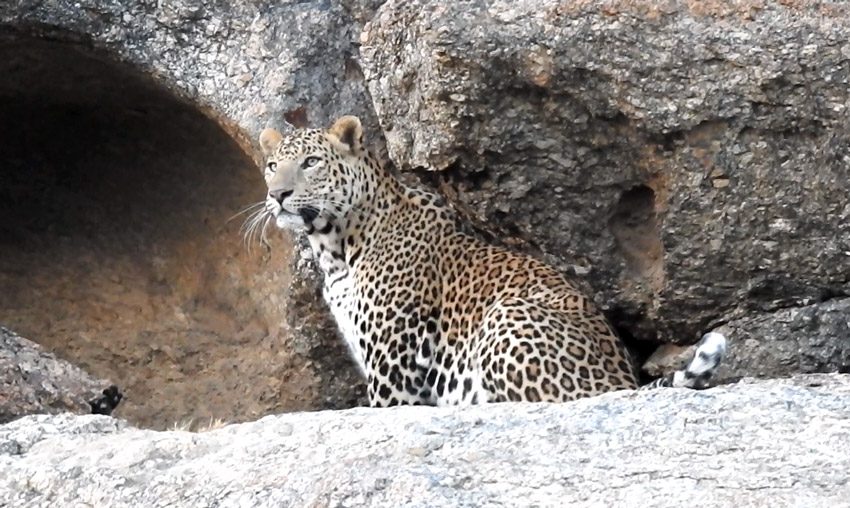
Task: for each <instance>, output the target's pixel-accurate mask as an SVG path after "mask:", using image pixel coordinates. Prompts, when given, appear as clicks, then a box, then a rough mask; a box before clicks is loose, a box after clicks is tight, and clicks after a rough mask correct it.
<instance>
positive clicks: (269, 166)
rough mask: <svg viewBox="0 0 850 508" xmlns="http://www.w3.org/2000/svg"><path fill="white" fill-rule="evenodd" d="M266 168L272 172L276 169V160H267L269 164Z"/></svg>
mask: <svg viewBox="0 0 850 508" xmlns="http://www.w3.org/2000/svg"><path fill="white" fill-rule="evenodd" d="M266 168H267V169H268V170H269V171H271V172H272V173H274V171H275V169H277V162H269V165H268V166H266Z"/></svg>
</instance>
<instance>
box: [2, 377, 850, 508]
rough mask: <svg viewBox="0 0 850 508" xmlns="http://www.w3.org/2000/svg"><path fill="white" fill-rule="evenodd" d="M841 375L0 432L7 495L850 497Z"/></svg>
mask: <svg viewBox="0 0 850 508" xmlns="http://www.w3.org/2000/svg"><path fill="white" fill-rule="evenodd" d="M848 407H850V376H842V375H809V376H801V377H797V378H792V379H786V380H774V381H747V382H744V383H740V384H736V385H728V386H723V387H719V388H715V389H711V390H707V391H702V392H694V391H687V390H674V389H666V390H657V391H653V392H620V393H613V394H608V395H604V396H601V397H597V398H594V399H587V400H582V401H578V402H575V403H569V404H561V405H534V404H497V405H490V406H478V407H474V408H468V409H461V408H423V407H404V408H395V409H389V410H372V409H365V408H360V409H354V410H348V411H342V412H317V413H296V414H288V415H280V416H269V417H266V418H263V419H262V420H259V421H257V422H252V423H246V424H240V425H232V426H229V427H226V428H224V429H221V430H216V431H211V432H208V433H203V434H192V433H187V432H154V431H144V430H137V429H133V428H130V427H128V426H127V425H126V424H125V423H124V422H122V421H119V420H115V419H112V418H108V417H99V416H71V415H60V416H30V417H26V418H22V419H20V420H17V421H15V422H12V423H10V424H7V425H5V426H2V427H0V505H5V504H8V505H10V506H22V505H27V506H71V505H73V504H75V503H76V504H79V503H84V504H90V505H94V506H112V507H120V506H128V507H129V506H193V507H198V506H218V507H229V506H299V507H304V506H347V507H357V506H372V507H374V506H392V507H399V506H470V507H472V506H475V507H486V506H532V505H533V506H553V507H554V506H558V507H560V506H566V505H569V506H603V505H604V506H644V507H652V506H665V507H666V506H677V505H679V504H683V505H684V504H688V505H690V504H693V501H694V500H699V505H700V506H719V507H726V506H729V507H733V506H734V507H741V506H774V507H776V506H848V505H849V504H848V501H847V500H848V499H850V484H848V478H850V477H848V474H847V471H848V470H850V453H848V452H847V450H850V419H848V418H847V410H848Z"/></svg>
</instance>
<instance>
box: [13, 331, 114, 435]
mask: <svg viewBox="0 0 850 508" xmlns="http://www.w3.org/2000/svg"><path fill="white" fill-rule="evenodd" d="M109 385H110V382H109V381H108V380H104V379H96V378H95V377H93V376H91V375H90V374H88V373H87V372H85V371H83V370H82V369H80V368H78V367H75V366H74V365H71V364H70V363H68V362H66V361H63V360H61V359H59V358H57V357H56V356H55V355H53V354H52V353H48V352H47V351H45V350H44V348H42V347H41V346H39V345H38V344H36V343H34V342H32V341H29V340H27V339H25V338H23V337H21V336H20V335H18V334H16V333H13V332H11V331H9V330H7V329H6V328H4V327H2V326H0V423H6V422H8V421H11V420H12V419H14V418H16V417H19V416H23V415H30V414H36V413H53V414H55V413H64V412H68V411H71V412H76V413H83V414H85V413H89V412H91V406H90V405H89V401H90V400H93V399H96V398H98V397H99V396H100V394H101V391H102V390H103V389H104V388H107V387H108V386H109Z"/></svg>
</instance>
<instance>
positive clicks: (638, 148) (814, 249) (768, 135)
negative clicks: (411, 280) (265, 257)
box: [361, 0, 850, 343]
mask: <svg viewBox="0 0 850 508" xmlns="http://www.w3.org/2000/svg"><path fill="white" fill-rule="evenodd" d="M361 40H362V42H363V47H362V48H361V53H362V58H363V68H364V72H365V75H366V79H367V82H368V85H369V90H370V92H371V94H372V97H373V100H374V104H375V108H376V111H377V114H378V118H379V119H380V122H381V125H382V127H383V128H384V130H385V134H386V137H387V142H388V148H389V152H390V155H391V156H392V158H393V159H394V161H395V162H396V164H397V165H398V166H400V167H402V168H405V169H420V170H433V171H438V172H441V174H440V175H439V176H437V177H436V178H437V179H438V180H441V181H442V182H443V186H444V188H445V189H446V191H447V193H448V194H449V195H450V196H451V197H452V198H453V200H454V201H455V202H456V203H458V204H459V205H460V206H461V207H462V208H464V209H466V210H467V211H468V213H469V214H470V215H471V216H472V217H474V218H477V219H480V221H481V222H482V223H484V224H485V225H486V226H487V227H490V228H491V229H496V230H497V232H498V235H497V236H502V237H503V238H508V239H511V240H516V241H517V243H519V244H524V245H525V247H526V248H527V249H528V250H530V251H535V250H539V251H542V252H543V253H544V255H546V256H547V257H548V258H549V259H550V260H552V261H553V262H554V263H556V264H558V265H559V266H561V267H564V268H566V269H573V270H574V271H575V272H577V273H578V274H580V275H583V277H582V278H583V279H584V280H585V282H586V283H587V285H588V286H589V287H590V288H591V289H592V290H593V292H594V294H597V295H598V296H599V301H600V303H602V304H603V306H604V308H606V309H608V311H609V314H610V315H611V316H612V317H613V318H614V320H615V322H616V324H618V325H619V326H621V327H623V328H625V329H628V330H629V331H630V332H631V333H632V334H634V335H635V336H636V337H638V338H643V339H651V340H661V341H667V342H677V343H687V342H690V341H693V340H695V339H696V338H697V337H698V336H699V335H700V334H701V333H703V332H705V331H707V330H708V329H709V328H712V327H714V326H716V325H717V324H720V323H722V322H724V321H726V320H728V319H733V318H735V317H737V316H741V315H748V313H750V312H755V313H763V312H767V313H771V312H774V311H776V310H777V309H781V308H786V307H793V306H804V305H811V304H816V303H818V302H819V301H822V300H824V299H827V298H832V297H836V296H841V295H847V294H850V278H848V274H850V200H848V199H847V196H848V195H850V179H848V178H847V175H848V171H850V169H848V168H850V148H848V147H850V129H848V125H850V124H848V113H849V112H850V111H849V110H850V84H848V83H850V14H848V7H847V6H846V3H844V2H837V1H833V2H778V1H758V2H756V1H753V2H747V1H745V2H712V1H709V2H696V1H691V0H669V1H664V2H649V1H635V0H628V1H626V0H623V1H601V0H600V1H586V2H573V1H564V2H551V1H544V0H520V1H515V0H510V1H508V0H501V1H494V2H490V1H481V0H459V1H453V2H446V1H440V0H412V1H408V0H390V1H389V2H387V3H386V4H384V5H383V6H382V8H381V9H380V10H379V12H378V13H377V15H376V17H375V19H374V20H373V21H372V22H370V23H369V24H368V25H367V27H366V30H365V32H364V34H363V35H362V37H361ZM731 340H733V341H734V340H735V338H734V337H732V338H731Z"/></svg>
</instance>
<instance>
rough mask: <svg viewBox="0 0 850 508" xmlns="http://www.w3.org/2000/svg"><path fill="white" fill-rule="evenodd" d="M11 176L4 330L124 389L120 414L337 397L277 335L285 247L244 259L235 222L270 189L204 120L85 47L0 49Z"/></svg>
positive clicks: (1, 293) (181, 412)
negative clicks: (328, 394)
mask: <svg viewBox="0 0 850 508" xmlns="http://www.w3.org/2000/svg"><path fill="white" fill-rule="evenodd" d="M0 163H1V164H2V166H0V323H3V324H5V325H7V326H9V327H10V328H12V329H14V330H16V331H17V332H19V333H21V334H22V335H24V336H26V337H28V338H31V339H33V340H35V341H37V342H39V343H41V344H42V345H44V346H46V347H47V348H49V349H51V350H53V351H54V352H56V353H57V354H58V355H59V356H60V357H63V358H65V359H67V360H69V361H71V362H72V363H75V364H77V365H79V366H80V367H82V368H84V369H86V370H88V371H89V372H90V373H92V374H94V375H95V376H99V377H105V378H109V379H111V380H112V381H113V382H114V383H116V384H117V385H119V386H120V387H121V389H122V390H123V391H124V393H125V395H126V397H125V399H124V402H122V406H121V407H120V408H119V411H118V412H117V415H118V416H121V417H124V418H127V419H128V420H130V421H131V422H132V423H133V424H136V425H141V426H147V427H154V428H163V427H167V426H170V425H172V424H174V423H176V422H185V421H186V420H188V419H194V420H196V421H198V420H203V419H206V418H210V417H215V418H222V419H225V420H229V421H244V420H250V419H255V418H257V417H259V416H262V415H263V414H266V413H269V412H280V411H285V410H296V409H312V408H314V405H315V403H316V401H317V400H318V401H321V400H322V397H324V396H326V394H323V393H319V392H320V391H321V390H319V389H318V388H317V387H316V381H315V379H314V378H315V375H314V374H312V373H311V371H310V370H309V368H308V367H309V364H310V362H309V361H307V360H305V359H303V358H299V357H296V356H293V355H292V354H291V351H290V349H289V348H288V347H287V346H286V345H285V344H284V338H283V337H282V335H283V334H284V332H282V331H281V325H280V323H282V322H283V315H284V308H285V306H286V302H285V301H284V300H285V298H286V297H285V295H284V290H285V289H286V288H287V287H289V286H290V284H289V272H288V271H287V270H288V268H287V266H289V263H288V260H289V257H291V256H292V252H293V249H292V248H291V246H290V245H289V244H288V240H286V239H285V238H282V237H281V234H280V233H276V234H275V235H273V236H274V237H275V238H276V240H274V241H276V242H278V244H280V248H277V249H273V250H272V251H271V253H269V252H268V251H265V250H264V249H262V248H261V247H260V246H259V245H258V244H255V246H254V252H253V253H249V252H248V251H247V249H246V247H245V245H244V244H243V243H242V241H241V237H240V233H239V225H240V224H241V223H242V217H239V218H237V219H236V220H233V221H231V222H228V219H229V218H230V217H231V216H232V215H233V214H234V213H235V212H237V211H238V210H239V209H241V208H242V207H243V206H244V205H246V204H248V203H251V202H252V201H257V200H258V199H261V198H262V196H263V193H264V186H263V182H262V177H261V176H260V174H259V172H258V171H257V169H256V167H255V165H254V164H253V163H252V161H251V160H250V159H249V158H248V157H247V156H246V155H245V154H244V152H243V151H242V150H241V149H240V148H239V147H238V146H237V144H236V143H235V142H234V141H233V139H232V138H230V137H229V136H228V135H227V134H226V133H225V132H224V131H223V130H222V128H221V127H220V126H218V125H217V124H216V123H215V122H214V121H212V120H210V119H209V118H207V117H206V116H204V115H203V114H202V113H201V112H200V111H198V110H197V109H196V108H194V107H192V106H191V105H188V104H185V103H184V102H181V101H179V100H177V99H176V98H175V97H174V96H172V95H171V94H170V93H169V92H167V91H165V90H164V89H162V88H160V87H159V86H157V85H155V84H154V83H152V81H151V80H149V79H148V78H147V77H146V76H144V75H141V74H138V73H136V72H135V71H132V70H130V69H127V68H125V67H124V66H123V65H119V64H117V63H115V62H111V61H109V60H108V59H104V58H101V57H100V56H99V55H94V54H93V53H91V52H89V51H87V50H85V48H82V47H80V46H77V45H74V44H69V43H59V42H49V41H44V40H38V39H33V38H22V37H13V36H9V35H8V34H6V35H2V37H0ZM277 267H280V268H277ZM345 361H347V360H345Z"/></svg>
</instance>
